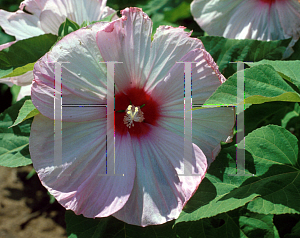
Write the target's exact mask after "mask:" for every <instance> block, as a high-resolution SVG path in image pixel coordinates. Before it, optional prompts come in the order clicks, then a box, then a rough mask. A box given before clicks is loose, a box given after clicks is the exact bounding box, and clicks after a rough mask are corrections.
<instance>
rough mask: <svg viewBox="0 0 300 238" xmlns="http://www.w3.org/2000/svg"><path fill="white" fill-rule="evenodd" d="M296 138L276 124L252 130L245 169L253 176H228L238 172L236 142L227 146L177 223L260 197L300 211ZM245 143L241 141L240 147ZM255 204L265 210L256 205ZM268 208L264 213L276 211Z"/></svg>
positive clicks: (299, 180) (287, 209)
mask: <svg viewBox="0 0 300 238" xmlns="http://www.w3.org/2000/svg"><path fill="white" fill-rule="evenodd" d="M297 142H298V141H297V138H296V137H295V136H294V135H292V134H291V133H290V132H288V131H287V130H285V129H284V128H282V127H279V126H275V125H269V126H265V127H262V128H259V129H257V130H255V131H253V132H252V133H249V134H248V135H247V136H246V137H245V145H246V150H247V153H246V161H245V162H246V166H245V167H246V169H245V172H246V174H249V171H251V173H252V174H254V175H255V176H250V177H249V176H229V174H235V170H236V169H235V159H236V158H235V156H236V150H235V146H231V147H229V148H224V149H223V150H222V151H221V153H220V154H219V156H218V157H217V159H216V161H215V162H213V163H212V164H211V166H210V168H209V169H208V172H207V174H206V178H205V179H204V180H203V181H202V182H201V184H200V186H199V188H198V190H197V192H196V193H195V195H194V196H193V197H192V198H191V199H190V201H189V202H188V203H187V205H186V207H185V208H184V210H183V211H182V213H181V214H180V216H179V218H178V219H177V220H176V222H175V223H179V222H183V221H197V220H200V219H202V218H207V217H212V216H215V215H217V214H220V213H224V212H228V211H231V210H234V209H236V208H238V207H241V206H244V205H245V204H246V203H248V202H250V201H252V200H253V199H254V200H253V201H252V202H251V203H254V202H255V201H257V200H258V199H255V198H257V197H261V198H263V199H264V200H266V201H269V202H271V203H273V204H276V205H280V206H281V205H282V206H284V207H285V209H281V210H280V211H283V210H284V211H289V212H297V213H298V212H300V190H297V189H296V188H298V187H300V176H299V175H300V171H299V164H298V162H297V158H298V145H297ZM242 147H243V145H242V144H238V148H240V149H241V148H242ZM249 205H250V204H249ZM252 207H254V208H256V209H257V210H256V211H257V212H258V211H259V212H261V211H262V208H261V207H260V209H259V208H258V206H257V205H253V206H252ZM252 207H251V208H252ZM248 208H249V207H248ZM265 209H269V208H265ZM270 209H273V207H272V208H270ZM251 211H254V210H253V209H252V210H251ZM280 211H279V210H278V212H280ZM268 212H269V213H265V214H273V213H272V211H271V210H270V211H269V210H268Z"/></svg>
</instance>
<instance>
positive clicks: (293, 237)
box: [284, 221, 300, 238]
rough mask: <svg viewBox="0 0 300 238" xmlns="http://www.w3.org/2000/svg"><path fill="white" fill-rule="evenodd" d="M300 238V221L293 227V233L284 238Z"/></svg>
mask: <svg viewBox="0 0 300 238" xmlns="http://www.w3.org/2000/svg"><path fill="white" fill-rule="evenodd" d="M299 237H300V221H299V222H298V223H297V224H296V225H295V226H294V227H293V229H292V232H291V233H290V234H287V235H285V236H284V238H299Z"/></svg>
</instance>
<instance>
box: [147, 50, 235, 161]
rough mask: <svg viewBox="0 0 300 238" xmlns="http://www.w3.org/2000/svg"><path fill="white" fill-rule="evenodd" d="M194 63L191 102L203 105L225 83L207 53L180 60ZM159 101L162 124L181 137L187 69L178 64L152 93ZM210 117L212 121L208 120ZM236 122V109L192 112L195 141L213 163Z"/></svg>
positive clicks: (192, 53) (196, 53) (187, 55)
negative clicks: (221, 144)
mask: <svg viewBox="0 0 300 238" xmlns="http://www.w3.org/2000/svg"><path fill="white" fill-rule="evenodd" d="M180 61H182V62H198V63H194V64H192V102H193V105H195V104H196V105H197V104H198V105H199V106H200V105H201V104H203V103H204V102H205V101H206V100H207V99H208V98H209V97H210V96H211V95H212V94H213V93H214V92H215V90H216V89H217V88H218V87H219V86H220V85H221V84H222V83H223V82H224V81H225V78H224V76H223V75H222V74H221V73H220V72H219V70H218V66H217V65H216V63H215V62H214V61H213V58H212V57H211V56H210V54H209V53H208V52H206V51H205V50H203V49H195V50H193V51H190V52H189V53H187V54H186V55H185V56H184V57H182V58H181V59H180ZM152 97H154V98H160V102H161V114H162V117H161V120H159V121H158V123H159V125H160V126H162V127H164V128H166V129H167V130H169V131H172V132H174V133H176V134H178V135H183V133H184V66H183V64H175V65H174V66H173V68H172V69H171V70H170V71H169V73H168V74H167V77H166V78H165V79H164V80H163V81H161V82H159V83H158V84H157V85H156V87H155V88H154V90H153V91H152ZM208 118H210V119H208ZM234 122H235V114H234V109H233V108H214V109H201V110H195V111H193V112H192V136H193V142H194V143H195V144H196V145H198V146H199V147H200V148H201V150H202V151H203V152H204V154H205V156H206V157H207V160H208V164H210V163H211V162H212V161H213V160H214V158H215V157H216V155H217V154H218V153H219V150H220V148H221V147H220V142H221V141H226V140H227V138H228V137H229V136H230V135H232V129H233V126H234Z"/></svg>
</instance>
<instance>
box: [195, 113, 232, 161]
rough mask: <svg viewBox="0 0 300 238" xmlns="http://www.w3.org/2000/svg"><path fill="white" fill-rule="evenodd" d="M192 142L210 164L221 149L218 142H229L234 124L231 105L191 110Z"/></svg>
mask: <svg viewBox="0 0 300 238" xmlns="http://www.w3.org/2000/svg"><path fill="white" fill-rule="evenodd" d="M192 124H193V131H192V135H193V142H194V143H195V144H197V145H198V146H199V147H200V148H201V150H202V151H203V153H204V154H205V156H206V158H207V163H208V165H210V164H211V162H213V161H214V160H215V158H216V157H217V155H218V154H219V152H220V150H221V146H220V143H221V141H223V142H230V141H231V138H232V136H233V127H234V124H235V109H234V108H233V107H217V108H205V109H199V110H195V111H193V122H192Z"/></svg>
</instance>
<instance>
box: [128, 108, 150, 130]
mask: <svg viewBox="0 0 300 238" xmlns="http://www.w3.org/2000/svg"><path fill="white" fill-rule="evenodd" d="M125 113H126V115H125V116H124V120H123V121H124V124H125V125H126V126H127V127H128V128H131V126H134V124H133V122H134V121H135V122H142V121H144V120H145V118H144V113H143V112H142V110H141V108H140V107H136V106H134V105H129V106H128V107H127V109H126V110H125Z"/></svg>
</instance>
